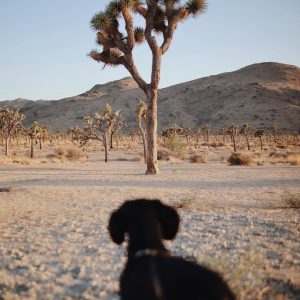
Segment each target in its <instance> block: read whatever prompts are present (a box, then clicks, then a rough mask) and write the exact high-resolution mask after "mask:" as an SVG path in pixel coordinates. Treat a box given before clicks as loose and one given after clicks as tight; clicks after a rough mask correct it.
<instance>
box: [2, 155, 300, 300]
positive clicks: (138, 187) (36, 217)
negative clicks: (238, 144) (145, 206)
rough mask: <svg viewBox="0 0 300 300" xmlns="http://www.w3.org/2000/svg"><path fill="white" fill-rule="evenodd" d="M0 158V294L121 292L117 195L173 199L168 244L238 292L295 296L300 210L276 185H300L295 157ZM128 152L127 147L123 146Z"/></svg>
mask: <svg viewBox="0 0 300 300" xmlns="http://www.w3.org/2000/svg"><path fill="white" fill-rule="evenodd" d="M102 156H103V154H102V153H100V154H91V155H90V160H89V161H88V162H84V163H55V164H54V163H53V164H52V163H47V164H39V165H29V166H19V165H9V166H0V187H8V186H11V187H13V191H11V192H1V193H0V299H119V298H118V277H119V275H120V272H121V270H122V268H123V266H124V263H125V257H124V252H125V248H126V245H123V246H121V247H118V246H116V245H114V244H113V243H112V242H111V241H110V239H109V236H108V234H107V230H106V226H107V221H108V218H109V214H110V212H111V211H112V210H113V209H115V208H116V207H118V206H119V205H120V204H121V203H122V201H124V200H126V199H133V198H137V197H150V198H159V199H161V200H163V201H165V202H167V203H170V204H173V205H175V206H177V207H178V206H180V207H181V208H180V209H179V211H180V215H181V219H182V223H181V229H180V232H179V234H178V236H177V238H176V240H175V241H174V242H172V243H168V247H170V248H171V250H172V251H173V253H174V254H176V255H182V256H185V257H186V258H187V259H191V260H197V261H198V262H200V263H202V264H205V265H208V266H210V267H212V268H214V269H216V270H218V271H220V272H221V273H222V274H223V275H224V277H225V278H226V279H227V280H228V281H229V283H230V285H231V286H232V288H233V289H234V290H235V291H236V293H237V294H238V296H239V299H249V300H250V299H279V300H280V299H300V251H299V249H300V226H299V219H300V214H299V210H297V209H287V208H286V207H285V206H284V203H283V201H282V193H283V191H284V190H288V191H290V192H291V193H299V192H300V167H299V166H287V165H275V166H272V165H264V166H251V167H246V166H245V167H244V166H236V167H233V166H227V164H226V163H222V162H217V161H212V162H208V163H207V164H191V163H178V164H171V163H166V162H164V163H161V164H160V170H161V173H160V175H159V176H144V172H145V166H144V164H143V163H141V162H134V161H117V160H116V158H117V157H118V156H119V153H118V152H114V154H113V155H112V156H111V159H112V161H110V162H109V163H107V164H105V163H104V162H103V161H102V159H103V157H102ZM128 157H130V156H128Z"/></svg>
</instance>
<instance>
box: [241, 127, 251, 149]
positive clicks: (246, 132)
mask: <svg viewBox="0 0 300 300" xmlns="http://www.w3.org/2000/svg"><path fill="white" fill-rule="evenodd" d="M250 132H251V127H250V125H249V124H248V123H245V124H244V125H243V127H242V128H241V133H242V134H244V135H245V137H246V142H247V148H248V150H250V143H249V136H250Z"/></svg>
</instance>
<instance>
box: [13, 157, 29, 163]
mask: <svg viewBox="0 0 300 300" xmlns="http://www.w3.org/2000/svg"><path fill="white" fill-rule="evenodd" d="M12 162H13V163H14V164H21V165H29V164H30V161H29V159H28V158H27V157H22V156H20V157H14V158H13V160H12Z"/></svg>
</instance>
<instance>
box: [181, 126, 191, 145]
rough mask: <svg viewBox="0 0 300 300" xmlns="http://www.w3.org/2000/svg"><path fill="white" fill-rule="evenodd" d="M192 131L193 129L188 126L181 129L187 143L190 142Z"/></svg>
mask: <svg viewBox="0 0 300 300" xmlns="http://www.w3.org/2000/svg"><path fill="white" fill-rule="evenodd" d="M192 133H193V131H192V129H191V128H188V127H186V128H182V130H181V134H182V135H183V136H184V137H185V138H186V142H187V143H189V141H190V137H191V135H192Z"/></svg>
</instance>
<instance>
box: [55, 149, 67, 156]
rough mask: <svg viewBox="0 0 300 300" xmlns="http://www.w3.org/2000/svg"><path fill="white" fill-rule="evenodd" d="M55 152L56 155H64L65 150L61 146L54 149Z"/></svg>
mask: <svg viewBox="0 0 300 300" xmlns="http://www.w3.org/2000/svg"><path fill="white" fill-rule="evenodd" d="M55 154H57V155H58V156H64V155H65V150H64V149H63V148H61V147H59V148H57V149H55Z"/></svg>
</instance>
